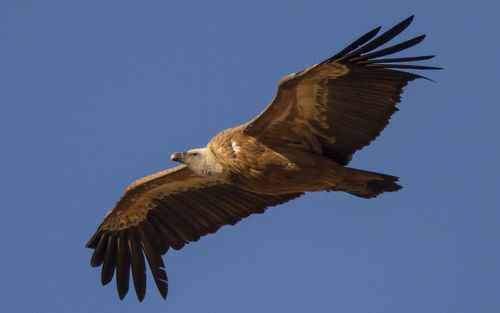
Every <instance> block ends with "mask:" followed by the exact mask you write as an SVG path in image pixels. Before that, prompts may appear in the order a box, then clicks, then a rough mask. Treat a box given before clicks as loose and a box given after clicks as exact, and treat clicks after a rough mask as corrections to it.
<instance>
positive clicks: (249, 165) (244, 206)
mask: <svg viewBox="0 0 500 313" xmlns="http://www.w3.org/2000/svg"><path fill="white" fill-rule="evenodd" d="M412 20H413V16H410V17H409V18H407V19H405V20H404V21H402V22H400V23H399V24H397V25H396V26H394V27H392V28H391V29H389V30H387V31H386V32H384V33H382V34H381V35H379V36H377V37H376V35H377V33H378V32H379V30H380V27H377V28H375V29H373V30H372V31H370V32H368V33H366V34H365V35H363V36H361V37H360V38H359V39H357V40H355V41H354V42H353V43H351V44H350V45H348V46H347V47H346V48H344V49H343V50H342V51H340V52H339V53H337V54H335V55H334V56H332V57H330V58H328V59H326V60H324V61H323V62H320V63H318V64H315V65H313V66H311V67H309V68H307V69H305V70H303V71H300V72H298V73H295V74H291V75H288V76H285V77H283V78H282V79H281V80H280V81H279V83H278V88H277V92H276V95H275V96H274V98H273V100H272V101H271V103H270V104H269V105H268V106H267V107H266V108H265V110H264V111H263V112H261V113H260V114H259V115H258V116H257V117H255V118H254V119H253V120H251V121H250V122H248V123H246V124H243V125H239V126H236V127H234V128H230V129H227V130H224V131H222V132H220V133H219V134H217V135H216V136H215V137H213V138H212V139H211V140H210V141H209V142H208V144H207V146H206V147H204V148H199V149H192V150H189V151H187V152H175V153H173V154H172V156H171V160H173V161H176V162H180V163H181V165H180V166H177V167H174V168H170V169H167V170H164V171H161V172H158V173H156V174H152V175H150V176H147V177H144V178H141V179H139V180H137V181H135V182H133V183H132V184H131V185H130V186H129V187H128V188H127V189H126V190H125V192H124V193H123V195H122V196H121V198H120V199H119V200H118V202H117V203H116V205H115V206H114V207H113V209H111V210H110V211H109V212H108V213H107V214H106V216H105V217H104V220H103V221H102V223H101V225H100V226H99V228H98V229H97V231H96V233H95V234H94V235H93V236H92V238H91V239H90V240H89V241H88V243H87V245H86V247H88V248H91V249H94V251H93V255H92V257H91V260H90V264H91V266H92V267H98V266H101V265H102V271H101V282H102V284H103V285H106V284H108V283H109V282H110V281H111V280H112V279H113V276H115V279H116V286H117V289H118V295H119V298H120V299H123V298H124V297H125V295H126V294H127V292H128V289H129V278H130V277H129V276H130V273H132V280H133V282H134V287H135V292H136V294H137V298H138V299H139V301H142V300H143V298H144V296H145V294H146V264H145V259H146V260H147V262H148V264H149V268H150V270H151V272H152V276H153V279H154V281H155V283H156V286H157V287H158V290H159V292H160V294H161V296H162V297H163V298H164V299H165V298H166V296H167V291H168V281H167V274H166V272H165V266H164V263H163V259H162V255H163V254H165V253H166V252H167V251H168V249H170V248H173V249H174V250H179V249H181V248H182V247H184V245H185V244H187V243H189V242H193V241H197V240H198V239H200V237H202V236H205V235H207V234H211V233H214V232H216V231H217V230H218V229H219V228H220V227H221V226H224V225H234V224H236V223H237V222H238V221H240V220H241V219H243V218H245V217H247V216H249V215H250V214H254V213H263V212H264V211H265V210H266V208H268V207H272V206H276V205H279V204H283V203H285V202H287V201H290V200H292V199H296V198H298V197H300V196H302V195H304V193H306V192H313V191H344V192H347V193H349V194H352V195H354V196H357V197H361V198H373V197H376V196H378V195H380V194H381V193H384V192H392V191H397V190H399V189H401V188H402V187H401V186H400V185H399V184H397V181H398V178H397V177H395V176H391V175H386V174H380V173H375V172H369V171H365V170H359V169H354V168H349V167H346V165H347V164H348V163H349V162H350V161H351V159H352V156H353V154H354V153H355V152H356V151H357V150H360V149H362V148H363V147H364V146H367V145H368V144H369V143H370V142H371V141H373V140H374V139H375V138H376V137H377V136H378V135H379V134H380V132H381V131H382V130H383V129H384V128H385V126H386V125H387V124H388V122H389V119H390V117H391V115H392V114H393V113H394V112H395V111H397V108H396V104H397V103H399V102H400V101H401V93H402V92H403V87H404V86H406V85H407V84H408V82H409V81H412V80H415V79H418V78H425V77H423V76H420V75H417V74H414V73H409V72H407V71H405V70H406V69H412V70H435V69H440V68H438V67H432V66H423V65H414V64H412V63H409V62H413V61H421V60H427V59H430V58H432V57H434V56H433V55H423V56H414V57H399V58H394V57H389V58H384V57H385V56H389V55H392V54H394V53H396V52H399V51H402V50H405V49H407V48H410V47H412V46H414V45H416V44H418V43H420V42H421V41H422V40H423V39H424V37H425V35H421V36H418V37H415V38H413V39H410V40H407V41H404V42H401V43H398V44H394V45H391V46H389V47H387V48H380V49H377V48H379V47H381V46H382V45H384V44H385V43H387V42H388V41H390V40H391V39H393V38H394V37H396V36H397V35H398V34H399V33H401V32H402V31H403V30H404V29H405V28H407V27H408V26H409V25H410V23H411V22H412ZM144 256H145V258H144Z"/></svg>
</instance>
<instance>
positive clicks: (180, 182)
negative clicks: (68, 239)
mask: <svg viewBox="0 0 500 313" xmlns="http://www.w3.org/2000/svg"><path fill="white" fill-rule="evenodd" d="M300 195H301V194H300V193H294V194H286V195H279V196H272V195H259V194H255V193H252V192H248V191H245V190H242V189H239V188H237V187H234V186H229V185H226V184H222V183H220V182H218V181H215V180H213V179H211V178H205V177H200V176H197V175H196V174H194V173H193V172H192V171H191V170H189V169H188V168H187V167H185V166H184V165H182V166H179V167H176V168H173V169H170V170H166V171H163V172H160V173H157V174H153V175H151V176H148V177H146V178H143V179H140V180H138V181H137V182H134V183H133V184H131V186H130V187H129V188H127V190H126V191H125V193H124V194H123V196H122V197H121V198H120V200H119V201H118V203H117V204H116V205H115V207H114V208H113V209H112V210H111V211H110V212H109V213H108V214H107V215H106V217H105V218H104V221H103V222H102V224H101V225H100V226H99V228H98V230H97V231H96V233H95V234H94V236H92V238H91V239H90V240H89V242H88V243H87V247H89V248H93V249H95V250H94V254H93V256H92V258H91V265H92V266H94V267H96V266H99V265H101V264H102V266H103V268H102V273H101V277H102V283H103V284H104V285H105V284H107V283H109V282H110V281H111V280H112V277H113V273H116V274H115V275H116V284H117V289H118V295H119V297H120V299H123V297H125V295H126V293H127V292H128V289H129V278H130V277H129V276H130V270H132V279H133V282H134V288H135V291H136V294H137V298H138V299H139V301H142V300H143V299H144V296H145V294H146V262H145V259H144V257H146V260H147V263H148V264H149V268H150V269H151V273H152V275H153V279H154V281H155V284H156V286H157V288H158V290H159V292H160V294H161V296H162V297H163V298H166V296H167V293H168V280H167V274H166V272H165V265H164V263H163V260H162V257H161V255H162V254H164V253H165V252H167V251H168V249H169V248H174V249H176V250H178V249H181V248H182V247H183V246H184V245H185V244H186V243H188V242H192V241H197V240H198V239H200V237H201V236H204V235H206V234H209V233H213V232H215V231H217V230H218V229H219V228H220V227H222V226H224V225H233V224H235V223H237V222H238V221H239V220H241V219H242V218H244V217H247V216H248V215H250V214H252V213H262V212H264V210H265V208H266V207H269V206H274V205H278V204H281V203H284V202H286V201H288V200H291V199H294V198H296V197H299V196H300Z"/></svg>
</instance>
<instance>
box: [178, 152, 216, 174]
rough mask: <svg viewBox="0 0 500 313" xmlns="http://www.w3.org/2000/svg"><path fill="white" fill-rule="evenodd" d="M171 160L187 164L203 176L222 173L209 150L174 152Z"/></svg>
mask: <svg viewBox="0 0 500 313" xmlns="http://www.w3.org/2000/svg"><path fill="white" fill-rule="evenodd" d="M170 160H172V161H176V162H179V163H183V164H185V165H186V166H187V167H189V168H190V169H191V170H192V171H193V172H195V173H196V174H198V175H201V176H215V175H216V174H218V173H219V172H220V170H219V169H220V165H219V164H218V163H217V161H216V160H215V157H214V156H213V153H212V152H211V151H210V149H208V148H200V149H192V150H188V151H187V152H174V153H173V154H172V156H170Z"/></svg>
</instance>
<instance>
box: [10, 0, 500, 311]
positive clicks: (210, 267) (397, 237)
mask: <svg viewBox="0 0 500 313" xmlns="http://www.w3.org/2000/svg"><path fill="white" fill-rule="evenodd" d="M409 3H410V1H407V2H405V1H385V0H381V1H352V0H349V1H339V0H335V1H333V0H330V1H284V0H283V1H84V2H83V1H81V2H78V3H77V2H75V1H2V2H1V4H0V81H1V83H0V149H1V156H0V192H1V199H2V204H1V205H0V206H1V208H0V212H1V218H0V226H1V227H0V235H1V238H2V252H1V258H0V281H1V283H0V311H1V312H53V313H57V312H122V313H124V312H287V313H292V312H347V313H355V312H359V313H366V312H418V313H421V312H426V313H432V312H436V313H437V312H439V313H442V312H454V313H460V312H464V313H470V312H483V313H487V312H498V309H499V307H500V266H499V264H500V249H499V247H500V246H499V242H500V206H499V205H498V203H499V200H500V196H499V194H500V191H499V189H500V181H499V177H500V166H499V161H498V160H499V157H498V155H499V154H500V148H499V147H500V145H499V144H500V140H499V135H500V126H499V124H498V118H499V116H500V105H499V100H498V90H499V82H500V80H499V74H498V72H499V70H500V63H499V60H498V58H499V55H500V41H499V37H498V36H499V35H498V31H499V30H500V22H499V20H498V11H499V10H500V4H499V2H498V1H475V2H474V1H411V4H409ZM412 14H415V15H416V18H415V20H414V23H413V24H412V25H411V26H410V28H409V29H408V30H407V31H406V32H405V33H404V34H403V35H402V37H401V39H409V38H410V37H411V36H416V35H420V34H422V33H426V34H428V37H427V38H426V40H425V41H424V42H423V43H422V44H420V45H419V46H417V47H414V48H412V52H411V54H413V55H418V54H436V55H437V57H436V58H435V59H433V60H430V61H429V62H426V64H429V65H434V66H442V67H445V68H446V69H445V70H444V71H439V72H431V73H427V75H428V76H429V77H430V78H432V79H433V80H435V81H436V83H433V82H430V81H424V80H420V81H416V82H413V83H411V84H410V86H409V87H408V88H406V90H405V93H404V94H403V102H402V103H401V105H400V106H399V107H400V111H399V112H398V113H396V114H395V116H394V117H393V119H392V120H391V124H390V125H389V127H388V128H387V129H386V130H385V131H384V132H383V134H382V136H381V137H379V138H378V140H377V141H376V142H374V143H373V144H372V145H370V146H369V147H367V148H365V149H364V150H362V151H361V152H359V153H357V154H356V155H355V160H354V161H353V162H352V163H351V166H353V167H358V168H362V169H366V170H371V171H378V172H383V173H388V174H392V175H397V176H399V177H400V178H401V183H402V184H403V185H404V189H403V190H401V191H399V192H397V193H390V194H384V195H383V196H381V197H380V198H378V199H375V200H364V199H359V198H356V197H353V196H350V195H347V194H342V193H317V194H308V195H306V196H305V197H302V198H300V199H298V200H296V201H294V202H292V203H289V204H286V205H282V206H279V207H275V208H272V209H269V210H268V211H267V212H266V213H265V214H263V215H257V216H252V217H250V218H248V219H246V220H244V221H242V222H240V223H239V224H237V225H236V226H230V227H225V228H223V229H221V230H220V231H219V232H217V233H216V234H214V235H211V236H208V237H204V238H203V239H201V240H200V241H198V242H197V243H193V244H189V245H187V246H186V247H185V248H184V249H183V250H181V251H169V252H168V253H167V255H166V256H165V257H164V260H165V263H166V267H167V273H168V276H169V282H170V290H169V294H168V298H167V301H163V300H162V299H161V297H160V296H159V294H158V292H157V291H156V288H155V286H154V284H153V282H152V279H151V277H150V276H148V290H147V295H146V298H145V300H144V302H143V303H138V301H137V299H136V298H135V295H134V292H133V291H131V292H129V294H128V295H127V297H126V298H125V300H124V301H119V300H118V296H117V294H116V288H115V282H114V281H113V282H112V283H111V284H110V285H108V286H106V287H101V285H100V269H93V268H91V267H90V265H89V259H90V256H91V253H92V251H91V250H90V249H85V248H84V244H85V243H86V241H87V240H88V239H89V238H90V236H91V235H92V234H93V233H94V231H95V230H96V227H97V226H98V225H99V223H100V221H101V220H102V218H103V216H104V214H105V213H106V212H107V211H108V210H109V209H110V208H111V207H112V206H113V205H114V203H115V201H116V200H117V199H118V198H119V196H120V195H121V194H122V192H123V191H124V190H125V188H126V187H127V185H128V184H129V183H130V182H132V181H133V180H135V179H137V178H140V177H143V176H146V175H148V174H151V173H154V172H156V171H159V170H162V169H165V168H168V167H171V166H174V164H173V162H171V161H169V156H170V154H171V153H172V152H174V151H179V150H181V151H182V150H186V149H189V148H194V147H201V146H204V145H205V144H206V142H207V141H208V140H209V139H210V138H211V136H213V135H215V134H216V133H217V132H219V131H221V130H223V129H225V128H228V127H232V126H235V125H238V124H241V123H244V122H246V121H248V120H250V119H251V118H253V117H254V116H255V115H257V114H258V113H259V112H260V111H261V110H262V109H264V107H265V106H266V105H267V104H268V103H269V101H270V100H271V98H272V97H273V95H274V92H275V88H276V84H277V82H278V80H279V79H280V78H281V77H282V76H284V75H286V74H289V73H292V72H296V71H299V70H301V69H303V68H305V67H308V66H310V65H312V64H314V63H316V62H318V61H321V60H322V59H324V58H326V57H329V56H331V55H333V54H334V53H336V52H338V51H339V50H340V49H341V48H344V46H345V45H346V44H348V43H349V42H351V41H352V40H353V39H355V38H357V37H358V36H359V35H361V34H363V33H365V32H366V31H368V30H371V29H372V28H374V27H376V26H378V25H382V26H383V27H384V28H385V29H387V27H390V26H393V25H394V24H395V23H397V22H399V21H400V20H402V19H404V18H406V17H408V16H409V15H412Z"/></svg>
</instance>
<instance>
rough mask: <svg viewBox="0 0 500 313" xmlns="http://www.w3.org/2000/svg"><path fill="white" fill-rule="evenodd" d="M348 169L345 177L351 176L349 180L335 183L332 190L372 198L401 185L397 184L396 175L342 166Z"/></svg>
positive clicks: (395, 189) (396, 188)
mask: <svg viewBox="0 0 500 313" xmlns="http://www.w3.org/2000/svg"><path fill="white" fill-rule="evenodd" d="M343 169H344V170H346V171H348V173H346V174H347V175H345V177H351V178H352V180H351V179H349V180H345V181H342V182H340V183H337V184H336V185H335V187H333V188H332V190H335V191H345V192H347V193H350V194H351V195H355V196H357V197H361V198H366V199H369V198H374V197H376V196H378V195H379V194H381V193H384V192H390V191H397V190H399V189H401V188H403V187H402V186H400V185H398V184H397V183H396V182H397V181H398V177H395V176H391V175H386V174H381V173H374V172H368V171H363V170H358V169H354V168H349V167H344V168H343Z"/></svg>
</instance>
